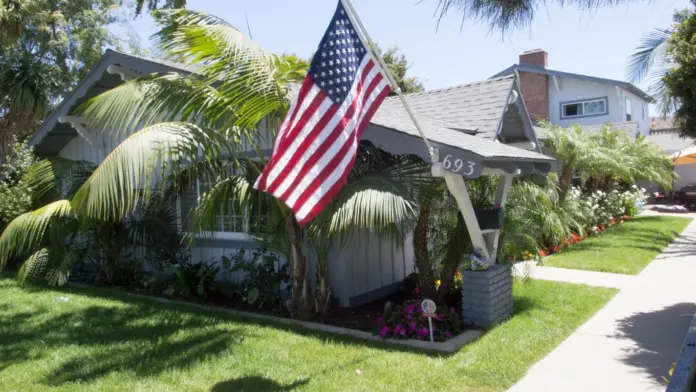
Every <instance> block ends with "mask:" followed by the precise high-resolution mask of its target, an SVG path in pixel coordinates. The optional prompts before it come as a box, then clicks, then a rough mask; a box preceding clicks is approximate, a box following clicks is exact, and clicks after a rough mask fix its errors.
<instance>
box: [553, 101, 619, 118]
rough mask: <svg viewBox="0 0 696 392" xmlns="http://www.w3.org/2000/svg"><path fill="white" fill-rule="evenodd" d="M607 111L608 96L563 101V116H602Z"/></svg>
mask: <svg viewBox="0 0 696 392" xmlns="http://www.w3.org/2000/svg"><path fill="white" fill-rule="evenodd" d="M607 112H608V111H607V99H606V98H595V99H588V100H586V101H577V102H567V103H561V118H573V117H585V116H601V115H604V114H607Z"/></svg>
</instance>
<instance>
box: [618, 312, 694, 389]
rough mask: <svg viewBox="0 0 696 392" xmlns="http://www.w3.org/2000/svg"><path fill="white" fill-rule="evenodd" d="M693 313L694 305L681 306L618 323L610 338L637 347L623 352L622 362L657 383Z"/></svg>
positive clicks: (683, 334) (679, 345) (665, 369)
mask: <svg viewBox="0 0 696 392" xmlns="http://www.w3.org/2000/svg"><path fill="white" fill-rule="evenodd" d="M694 313H696V304H694V303H688V302H684V303H678V304H675V305H672V306H668V307H665V308H663V309H660V310H657V311H654V312H646V313H636V314H633V315H632V316H630V317H627V318H625V319H622V320H619V325H618V330H619V332H618V333H617V334H616V335H614V337H615V338H618V339H629V340H632V341H633V342H635V344H636V346H637V347H636V348H633V349H630V350H628V349H627V350H625V353H624V358H622V361H623V362H624V363H625V364H627V365H629V366H632V367H635V368H639V369H642V370H643V371H645V372H646V373H648V374H650V376H651V377H652V378H653V379H655V380H656V381H658V382H661V381H662V377H663V376H664V377H668V374H669V368H670V366H671V365H672V363H673V362H675V361H676V360H677V356H678V355H679V352H680V350H681V346H682V343H683V341H684V336H685V335H686V332H687V330H688V329H689V325H690V323H691V319H692V318H693V316H694Z"/></svg>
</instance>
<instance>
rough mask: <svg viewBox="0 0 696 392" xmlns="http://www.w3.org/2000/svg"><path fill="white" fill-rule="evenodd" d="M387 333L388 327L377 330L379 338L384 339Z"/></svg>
mask: <svg viewBox="0 0 696 392" xmlns="http://www.w3.org/2000/svg"><path fill="white" fill-rule="evenodd" d="M388 333H389V327H384V328H382V329H380V330H379V337H381V338H384V337H385V336H387V334H388Z"/></svg>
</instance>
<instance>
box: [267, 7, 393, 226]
mask: <svg viewBox="0 0 696 392" xmlns="http://www.w3.org/2000/svg"><path fill="white" fill-rule="evenodd" d="M390 91H391V89H390V87H389V84H388V82H387V79H386V78H385V77H384V75H383V74H382V72H381V68H380V66H379V65H378V63H377V61H376V60H375V58H374V57H373V55H372V54H371V52H370V51H369V50H368V46H367V45H365V43H364V42H363V41H362V39H361V37H360V36H359V35H358V33H357V32H356V28H355V26H353V24H352V22H351V21H350V20H349V18H348V13H347V11H346V10H345V9H344V7H343V4H342V3H341V2H340V1H339V3H338V8H337V9H336V13H335V14H334V16H333V19H331V24H330V25H329V28H328V30H326V33H325V34H324V37H323V38H322V40H321V43H320V44H319V49H318V50H317V52H316V54H315V56H314V58H313V59H312V63H311V65H310V67H309V72H308V73H307V77H306V78H305V80H304V82H303V83H302V86H301V87H300V90H299V93H298V95H297V98H295V100H294V101H293V102H292V104H291V105H290V110H289V111H288V114H287V116H286V117H285V120H284V121H283V123H282V124H281V126H280V129H279V130H278V135H277V136H276V140H275V145H274V146H273V154H272V156H271V158H270V160H269V162H268V165H267V166H266V168H265V169H264V170H263V173H261V175H260V176H259V179H258V180H257V182H256V184H255V185H254V187H255V188H256V189H259V190H263V191H265V192H268V193H270V194H272V195H273V196H275V197H276V198H278V199H280V200H282V201H283V202H285V204H286V205H287V206H288V207H290V209H291V210H292V211H293V212H294V213H295V217H296V218H297V222H298V223H299V224H300V226H305V225H306V224H307V223H308V222H309V221H311V220H312V219H313V218H314V217H315V216H316V215H317V214H319V213H320V212H321V210H322V209H323V208H324V207H326V205H328V204H329V202H330V201H331V200H332V199H333V198H334V197H335V196H336V195H337V194H338V192H339V191H340V189H341V188H342V187H343V185H344V184H345V182H346V179H347V177H348V174H349V173H350V171H351V169H352V168H353V164H354V162H355V155H356V152H357V149H358V142H359V141H360V137H361V136H362V134H363V132H364V131H365V128H366V127H367V125H368V124H369V122H370V119H371V118H372V115H373V114H374V113H375V111H376V110H377V108H378V107H379V105H380V104H381V103H382V101H384V99H385V98H386V97H387V95H389V92H390Z"/></svg>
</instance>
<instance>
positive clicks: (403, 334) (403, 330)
mask: <svg viewBox="0 0 696 392" xmlns="http://www.w3.org/2000/svg"><path fill="white" fill-rule="evenodd" d="M399 334H400V335H401V336H406V330H405V329H403V328H402V329H401V331H399Z"/></svg>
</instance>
